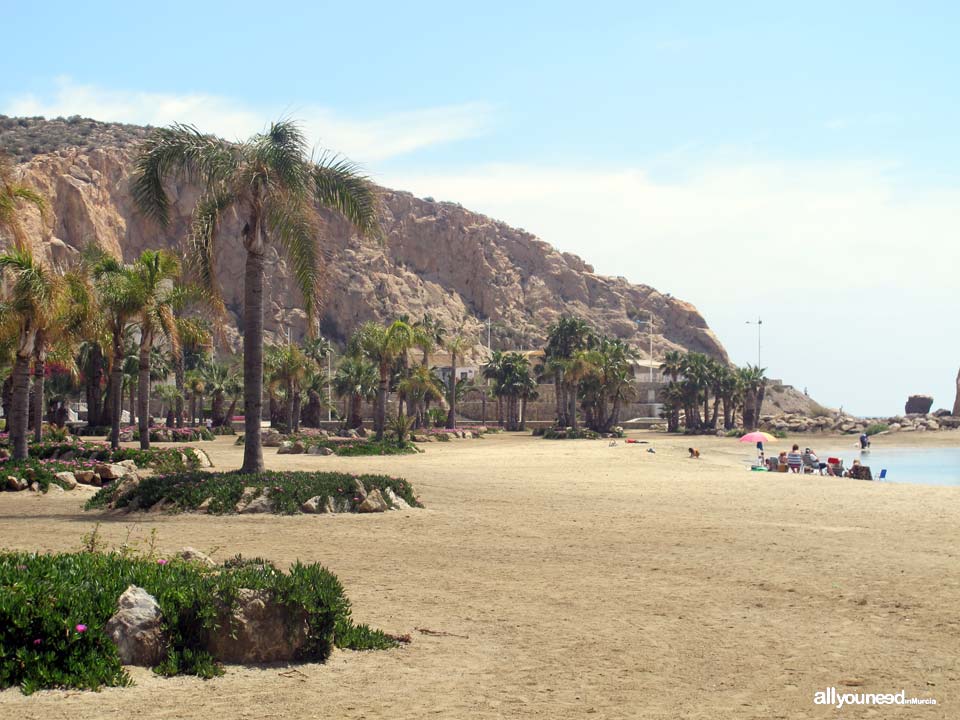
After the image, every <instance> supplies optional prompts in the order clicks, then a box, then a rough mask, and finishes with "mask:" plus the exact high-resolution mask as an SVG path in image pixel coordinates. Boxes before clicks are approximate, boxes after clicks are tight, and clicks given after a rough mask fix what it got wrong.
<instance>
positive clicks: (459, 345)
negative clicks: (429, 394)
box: [444, 333, 472, 430]
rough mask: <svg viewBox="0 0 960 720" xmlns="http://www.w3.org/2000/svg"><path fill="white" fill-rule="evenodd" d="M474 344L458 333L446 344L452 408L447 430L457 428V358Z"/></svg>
mask: <svg viewBox="0 0 960 720" xmlns="http://www.w3.org/2000/svg"><path fill="white" fill-rule="evenodd" d="M471 346H472V344H471V343H470V342H469V341H468V340H467V338H466V337H465V336H464V335H462V334H460V333H457V334H456V335H454V336H453V337H452V338H450V339H449V340H447V342H446V343H445V344H444V347H446V349H447V352H449V353H450V385H449V389H448V391H447V404H448V405H449V406H450V407H449V409H448V410H447V429H448V430H453V429H455V428H456V427H457V358H458V357H463V353H464V352H466V350H467V349H468V348H470V347H471Z"/></svg>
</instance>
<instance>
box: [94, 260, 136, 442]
mask: <svg viewBox="0 0 960 720" xmlns="http://www.w3.org/2000/svg"><path fill="white" fill-rule="evenodd" d="M89 257H90V262H92V274H93V279H94V291H95V294H96V296H97V304H98V307H99V308H100V318H101V320H102V322H103V325H104V329H105V331H106V333H107V335H108V336H109V338H110V387H111V393H110V405H111V413H110V421H111V423H110V445H111V446H112V447H113V448H114V449H116V448H119V447H120V415H121V413H122V410H123V359H124V354H125V353H124V337H125V332H126V329H127V326H128V325H129V324H130V323H131V322H133V321H134V320H135V319H136V317H137V313H139V312H140V310H141V308H142V306H143V303H142V301H141V292H140V289H139V287H138V283H137V280H136V277H135V276H134V274H133V273H132V272H131V271H130V269H129V268H127V267H125V266H124V265H123V264H122V263H121V262H120V261H119V260H117V259H116V258H114V257H110V256H109V255H107V254H105V253H103V252H102V251H96V250H91V252H90V256H89ZM131 419H132V418H131Z"/></svg>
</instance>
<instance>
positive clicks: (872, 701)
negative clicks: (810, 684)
mask: <svg viewBox="0 0 960 720" xmlns="http://www.w3.org/2000/svg"><path fill="white" fill-rule="evenodd" d="M813 704H814V705H832V706H833V707H835V708H837V709H838V710H839V709H840V708H842V707H843V706H844V705H936V704H937V701H936V699H935V698H917V697H911V698H908V697H907V691H906V690H901V691H900V692H898V693H841V692H837V689H836V688H834V687H828V688H827V689H826V690H818V691H817V692H815V693H814V694H813Z"/></svg>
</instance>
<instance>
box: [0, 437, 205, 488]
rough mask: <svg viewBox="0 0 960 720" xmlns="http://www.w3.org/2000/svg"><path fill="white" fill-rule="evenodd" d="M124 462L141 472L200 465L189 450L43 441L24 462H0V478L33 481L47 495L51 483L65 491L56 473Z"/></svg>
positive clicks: (37, 444)
mask: <svg viewBox="0 0 960 720" xmlns="http://www.w3.org/2000/svg"><path fill="white" fill-rule="evenodd" d="M124 460H132V461H133V462H134V464H135V465H136V466H137V467H138V468H141V469H145V468H152V469H155V470H158V471H161V472H173V471H183V470H191V469H194V468H197V467H199V466H200V460H199V457H198V455H197V453H196V451H195V450H194V449H193V448H190V447H180V448H151V449H150V450H140V449H139V448H119V449H117V450H113V449H111V447H110V445H109V444H108V443H104V442H89V441H86V442H84V441H75V442H47V441H44V442H39V443H31V445H30V457H28V458H26V459H24V460H13V459H10V458H7V459H4V460H0V475H2V476H3V477H4V478H6V477H11V476H13V477H18V478H23V479H25V480H27V482H28V483H32V482H36V483H37V484H38V485H39V486H40V489H41V490H42V491H44V492H46V490H47V489H48V487H49V486H50V484H51V483H52V484H54V485H59V486H60V487H63V488H67V486H66V485H65V484H64V483H63V482H61V481H60V480H58V479H57V478H56V474H57V473H58V472H72V473H76V472H79V471H84V470H91V471H95V470H96V466H97V465H98V464H100V463H119V462H123V461H124Z"/></svg>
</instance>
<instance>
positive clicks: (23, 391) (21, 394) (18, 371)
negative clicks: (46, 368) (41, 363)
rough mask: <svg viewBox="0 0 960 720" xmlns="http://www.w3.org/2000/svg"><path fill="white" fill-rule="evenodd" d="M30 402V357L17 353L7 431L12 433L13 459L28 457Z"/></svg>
mask: <svg viewBox="0 0 960 720" xmlns="http://www.w3.org/2000/svg"><path fill="white" fill-rule="evenodd" d="M29 402H30V355H29V354H28V355H26V356H23V355H21V354H20V353H17V358H16V360H15V361H14V363H13V397H12V398H11V402H10V417H9V418H8V419H7V430H8V431H9V432H10V444H11V445H12V446H13V459H14V460H23V459H25V458H26V457H27V455H28V449H27V447H28V446H27V423H28V422H29V419H30V418H29V415H30V409H29Z"/></svg>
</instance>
